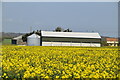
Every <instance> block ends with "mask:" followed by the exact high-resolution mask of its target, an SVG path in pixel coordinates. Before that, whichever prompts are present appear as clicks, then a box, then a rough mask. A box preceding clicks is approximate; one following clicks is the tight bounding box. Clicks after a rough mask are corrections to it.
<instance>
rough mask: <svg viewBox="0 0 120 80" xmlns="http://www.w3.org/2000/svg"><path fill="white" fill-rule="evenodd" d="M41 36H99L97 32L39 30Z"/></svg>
mask: <svg viewBox="0 0 120 80" xmlns="http://www.w3.org/2000/svg"><path fill="white" fill-rule="evenodd" d="M41 32H42V36H43V37H70V38H101V37H100V35H99V33H94V32H93V33H89V32H52V31H41Z"/></svg>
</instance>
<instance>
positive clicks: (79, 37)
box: [40, 31, 101, 47]
mask: <svg viewBox="0 0 120 80" xmlns="http://www.w3.org/2000/svg"><path fill="white" fill-rule="evenodd" d="M40 41H41V42H40V45H42V46H92V47H100V46H101V43H100V42H101V37H100V35H99V33H88V32H52V31H41V39H40Z"/></svg>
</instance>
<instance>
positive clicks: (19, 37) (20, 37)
mask: <svg viewBox="0 0 120 80" xmlns="http://www.w3.org/2000/svg"><path fill="white" fill-rule="evenodd" d="M22 36H23V35H20V36H18V37H15V38H13V39H14V40H17V39H22Z"/></svg>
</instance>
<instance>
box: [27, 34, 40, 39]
mask: <svg viewBox="0 0 120 80" xmlns="http://www.w3.org/2000/svg"><path fill="white" fill-rule="evenodd" d="M27 38H40V36H39V35H37V34H32V35H30V36H28V37H27Z"/></svg>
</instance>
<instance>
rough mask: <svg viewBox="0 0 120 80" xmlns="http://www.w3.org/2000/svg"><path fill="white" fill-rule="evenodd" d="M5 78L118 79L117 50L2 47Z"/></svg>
mask: <svg viewBox="0 0 120 80" xmlns="http://www.w3.org/2000/svg"><path fill="white" fill-rule="evenodd" d="M1 54H2V76H1V77H2V78H3V79H6V78H8V79H9V78H10V79H18V78H20V79H26V78H28V79H29V78H34V79H40V78H45V79H48V78H50V79H51V78H52V79H55V78H56V79H64V78H68V79H72V78H119V75H120V74H119V72H118V70H120V68H119V64H120V62H119V60H120V58H119V56H118V48H114V47H113V48H112V47H111V48H108V47H105V48H103V47H101V48H98V47H94V48H91V47H72V46H71V47H67V46H65V47H63V46H62V47H60V46H54V47H53V46H47V47H45V46H12V45H4V46H2V53H1Z"/></svg>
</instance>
